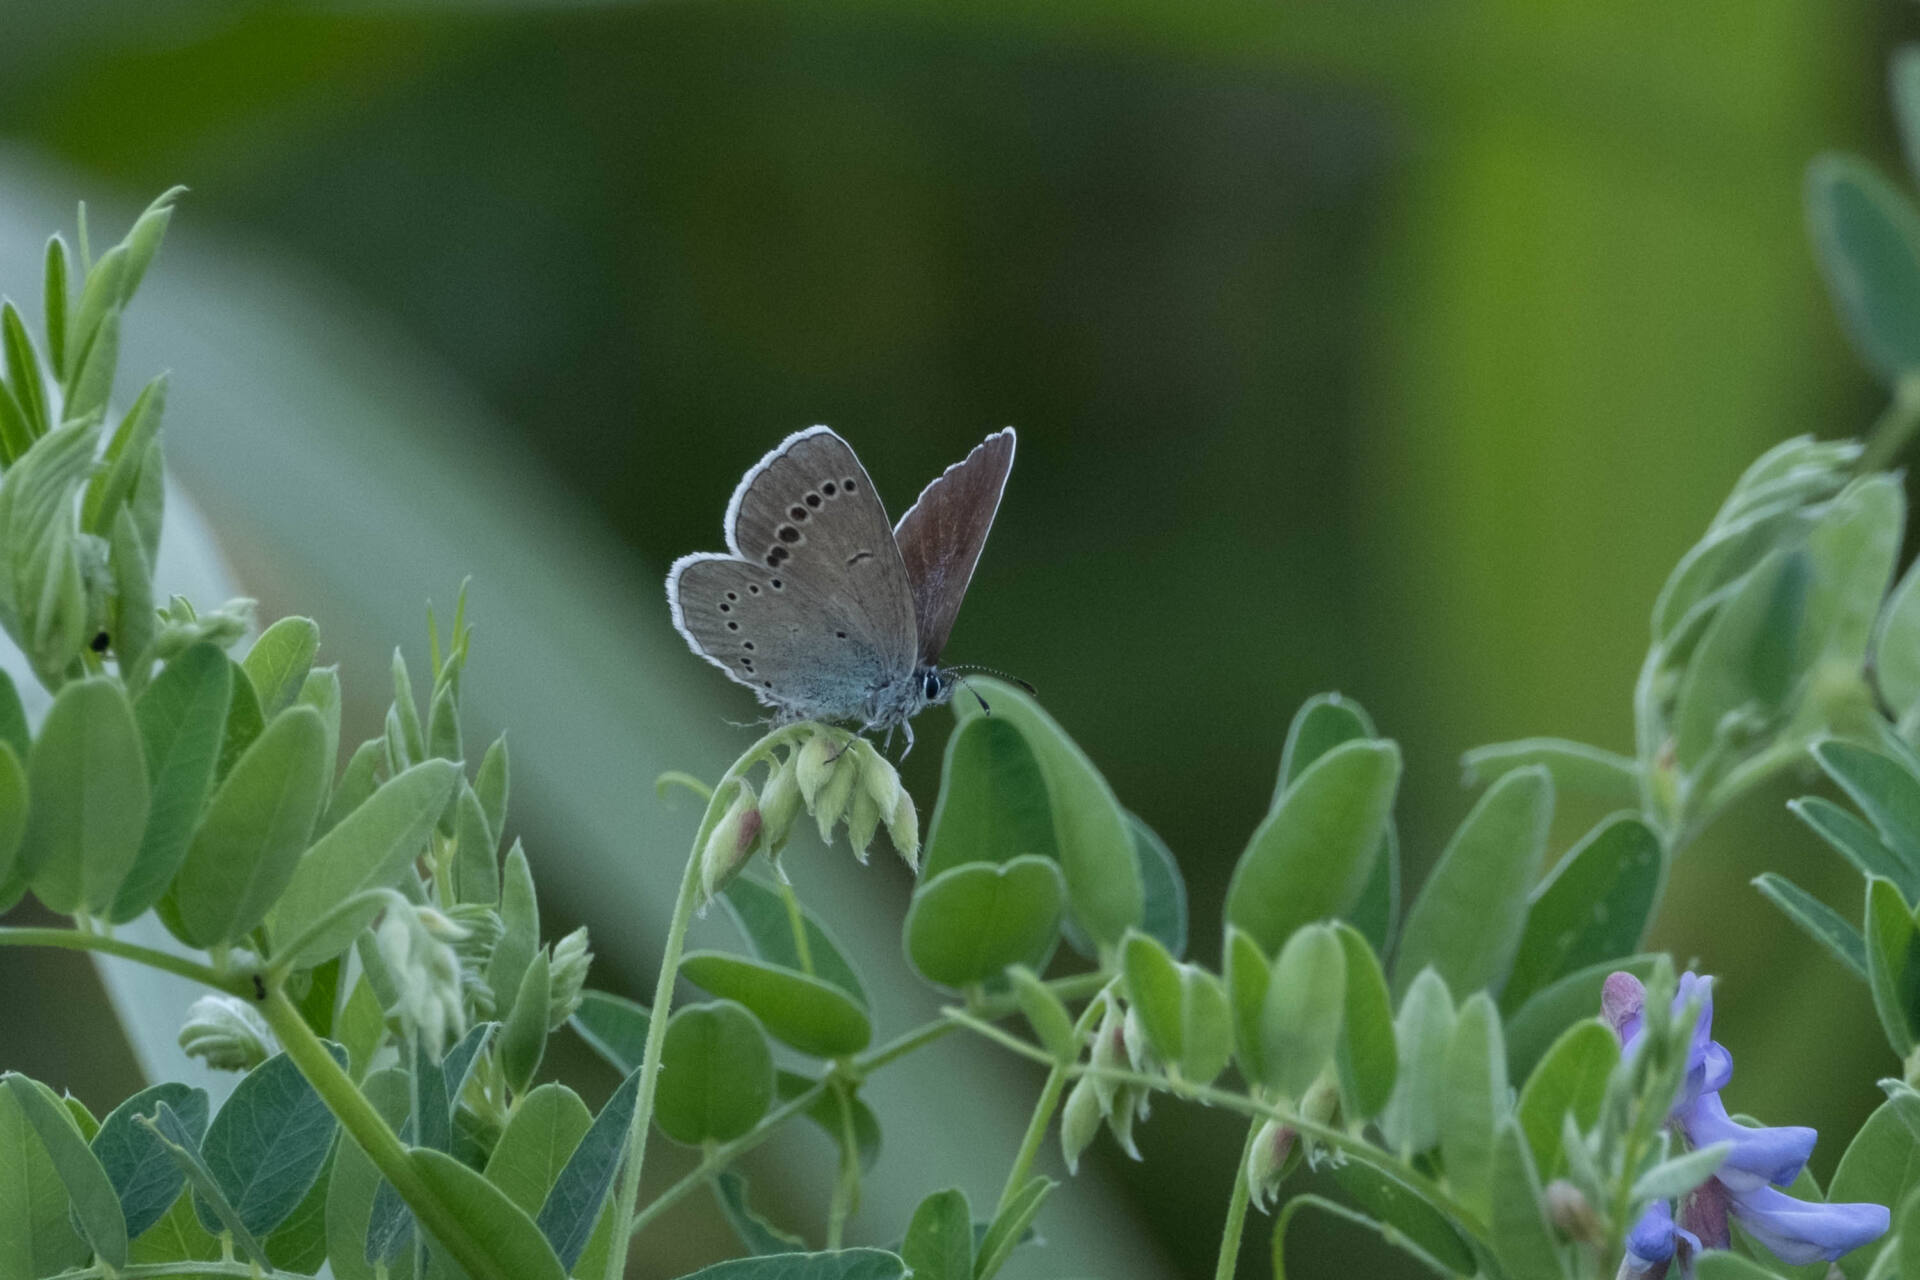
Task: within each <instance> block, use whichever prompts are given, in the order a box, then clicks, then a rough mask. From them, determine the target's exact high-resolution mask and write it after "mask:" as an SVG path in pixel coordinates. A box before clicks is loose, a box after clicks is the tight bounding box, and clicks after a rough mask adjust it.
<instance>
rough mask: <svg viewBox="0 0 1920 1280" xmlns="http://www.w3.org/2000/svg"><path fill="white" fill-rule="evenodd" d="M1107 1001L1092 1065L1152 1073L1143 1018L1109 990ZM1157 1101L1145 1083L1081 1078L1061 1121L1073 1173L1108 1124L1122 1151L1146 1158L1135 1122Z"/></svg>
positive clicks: (1063, 1148)
mask: <svg viewBox="0 0 1920 1280" xmlns="http://www.w3.org/2000/svg"><path fill="white" fill-rule="evenodd" d="M1105 999H1106V1002H1107V1003H1106V1008H1105V1010H1104V1011H1103V1012H1102V1014H1101V1016H1100V1025H1099V1026H1098V1027H1097V1028H1096V1029H1095V1030H1094V1033H1093V1047H1092V1050H1091V1052H1090V1054H1089V1062H1090V1064H1091V1065H1092V1066H1093V1067H1094V1068H1095V1070H1096V1071H1098V1072H1108V1071H1121V1072H1133V1073H1137V1074H1141V1075H1145V1074H1149V1073H1151V1072H1152V1071H1154V1070H1155V1069H1156V1067H1155V1064H1154V1062H1153V1059H1152V1055H1151V1054H1150V1053H1149V1051H1148V1050H1147V1047H1146V1036H1145V1035H1144V1034H1143V1033H1142V1032H1141V1030H1140V1028H1139V1025H1138V1019H1135V1018H1133V1016H1132V1014H1131V1011H1128V1010H1123V1009H1122V1008H1121V1006H1120V1001H1119V999H1118V998H1117V997H1115V996H1113V995H1112V994H1108V995H1107V996H1106V997H1105ZM1152 1102H1153V1095H1152V1091H1151V1090H1149V1089H1147V1088H1146V1087H1145V1086H1144V1085H1136V1084H1120V1083H1117V1082H1115V1081H1113V1080H1112V1079H1109V1078H1106V1077H1105V1076H1103V1075H1097V1074H1096V1075H1085V1076H1082V1077H1080V1081H1079V1083H1078V1084H1076V1085H1074V1086H1073V1089H1072V1091H1071V1092H1070V1093H1068V1095H1067V1102H1066V1108H1065V1110H1064V1111H1063V1112H1062V1114H1061V1119H1060V1151H1061V1154H1062V1155H1063V1156H1064V1157H1065V1158H1066V1162H1067V1169H1068V1171H1069V1172H1074V1173H1077V1172H1079V1169H1080V1153H1081V1152H1083V1151H1085V1150H1086V1149H1087V1146H1088V1145H1089V1144H1090V1143H1092V1141H1093V1140H1094V1138H1095V1136H1097V1135H1098V1134H1099V1132H1100V1126H1101V1125H1102V1124H1105V1125H1106V1127H1107V1129H1108V1131H1109V1132H1111V1133H1112V1134H1113V1140H1114V1141H1115V1142H1117V1143H1119V1144H1120V1149H1121V1150H1122V1151H1124V1152H1126V1153H1127V1154H1128V1155H1129V1156H1131V1157H1132V1158H1133V1159H1135V1160H1138V1159H1140V1158H1141V1157H1140V1148H1139V1147H1138V1146H1136V1145H1135V1144H1134V1141H1133V1122H1134V1121H1135V1120H1145V1119H1146V1118H1147V1116H1148V1114H1149V1112H1150V1111H1151V1110H1152Z"/></svg>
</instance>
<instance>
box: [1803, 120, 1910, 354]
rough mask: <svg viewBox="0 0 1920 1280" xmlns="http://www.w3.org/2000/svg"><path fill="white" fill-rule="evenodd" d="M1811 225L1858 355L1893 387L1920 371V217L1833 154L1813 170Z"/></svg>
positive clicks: (1857, 165) (1888, 188) (1859, 166)
mask: <svg viewBox="0 0 1920 1280" xmlns="http://www.w3.org/2000/svg"><path fill="white" fill-rule="evenodd" d="M1806 200H1807V222H1808V225H1809V226H1810V227H1811V229H1812V231H1813V245H1814V249H1815V251H1816V255H1817V257H1818V258H1819V261H1820V268H1821V272H1822V274H1824V275H1825V276H1826V278H1827V288H1828V289H1829V290H1830V291H1831V292H1832V294H1833V303H1834V308H1835V310H1837V311H1838V312H1839V313H1840V320H1841V323H1842V324H1843V325H1844V326H1845V328H1846V331H1847V336H1848V337H1850V338H1852V339H1853V346H1854V350H1855V351H1856V352H1858V353H1859V356H1860V358H1861V359H1862V360H1863V361H1865V362H1866V365H1867V367H1868V368H1870V369H1872V370H1873V371H1874V372H1875V373H1876V374H1878V375H1879V376H1880V378H1881V379H1882V380H1883V381H1885V382H1887V383H1888V384H1889V385H1891V384H1892V383H1894V382H1896V381H1897V380H1898V379H1899V378H1900V376H1901V375H1902V374H1903V373H1907V372H1910V371H1912V370H1914V369H1920V218H1916V216H1915V214H1914V211H1913V207H1912V205H1910V204H1909V203H1908V202H1907V198H1906V197H1905V195H1903V194H1902V193H1901V192H1900V190H1899V189H1898V188H1897V187H1895V186H1894V185H1893V184H1892V183H1891V182H1888V181H1887V180H1886V179H1885V178H1883V177H1881V176H1880V174H1879V173H1878V172H1876V171H1875V170H1874V169H1873V168H1872V167H1871V166H1870V165H1868V164H1866V163H1865V162H1864V161H1861V160H1857V159H1855V158H1853V157H1852V156H1841V155H1825V156H1821V157H1819V158H1818V159H1816V160H1815V161H1814V162H1813V163H1812V164H1811V165H1809V166H1807V192H1806Z"/></svg>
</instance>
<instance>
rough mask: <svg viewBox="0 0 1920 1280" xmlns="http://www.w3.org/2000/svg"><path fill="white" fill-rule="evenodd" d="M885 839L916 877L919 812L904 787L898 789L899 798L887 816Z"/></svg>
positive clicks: (918, 861) (917, 869)
mask: <svg viewBox="0 0 1920 1280" xmlns="http://www.w3.org/2000/svg"><path fill="white" fill-rule="evenodd" d="M887 839H889V840H891V841H892V842H893V849H894V852H895V853H898V854H899V855H900V859H901V861H903V862H905V863H906V864H907V869H908V870H910V871H912V872H913V873H914V874H915V875H918V874H919V873H920V811H919V810H918V809H915V808H914V807H913V797H912V796H910V795H908V794H907V789H906V788H905V787H902V788H900V798H899V799H898V800H896V801H894V804H893V812H892V813H889V814H888V815H887Z"/></svg>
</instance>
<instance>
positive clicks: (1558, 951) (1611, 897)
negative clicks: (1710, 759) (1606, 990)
mask: <svg viewBox="0 0 1920 1280" xmlns="http://www.w3.org/2000/svg"><path fill="white" fill-rule="evenodd" d="M1661 874H1662V858H1661V852H1660V837H1658V836H1656V835H1655V834H1654V833H1653V831H1652V830H1651V829H1650V828H1649V827H1648V826H1647V824H1646V823H1644V822H1642V821H1641V820H1640V819H1639V818H1638V817H1635V816H1634V815H1632V814H1615V815H1614V816H1613V817H1610V818H1606V819H1603V820H1602V821H1601V823H1600V824H1599V825H1598V826H1596V827H1595V828H1594V829H1593V830H1592V831H1589V832H1588V833H1587V834H1586V835H1585V836H1584V837H1583V838H1582V839H1581V841H1580V843H1579V844H1577V845H1575V846H1574V847H1573V849H1572V850H1570V851H1569V852H1568V853H1567V856H1566V857H1565V858H1563V859H1561V861H1560V865H1559V866H1557V867H1555V868H1554V869H1553V871H1552V873H1551V874H1550V875H1549V876H1548V877H1547V879H1546V880H1545V881H1544V882H1543V883H1542V884H1541V885H1540V887H1539V888H1538V889H1536V890H1534V893H1533V901H1532V903H1531V905H1529V906H1528V908H1527V921H1526V927H1525V929H1524V930H1523V931H1522V933H1521V935H1520V947H1519V950H1518V952H1516V954H1515V956H1514V961H1513V972H1512V974H1511V975H1509V976H1508V978H1507V981H1506V985H1505V986H1504V987H1503V988H1502V989H1501V992H1500V1005H1501V1007H1502V1008H1504V1009H1508V1010H1513V1009H1517V1008H1519V1007H1520V1005H1521V1004H1522V1003H1523V1002H1524V1001H1525V1000H1526V998H1527V997H1528V996H1530V995H1532V994H1533V993H1534V992H1536V991H1538V990H1540V988H1542V987H1544V986H1546V985H1547V984H1548V983H1549V982H1552V981H1553V980H1554V979H1555V978H1560V977H1564V976H1565V975H1567V974H1569V973H1572V972H1573V971H1574V970H1576V969H1584V968H1586V967H1587V966H1588V965H1593V964H1599V963H1601V962H1602V961H1605V960H1612V959H1614V958H1616V957H1618V956H1625V955H1632V954H1633V953H1634V952H1635V951H1637V950H1639V948H1640V939H1641V937H1642V936H1643V935H1644V934H1645V933H1646V929H1647V919H1648V917H1649V916H1651V915H1652V913H1653V904H1654V899H1655V898H1656V896H1657V895H1658V893H1659V889H1660V881H1661Z"/></svg>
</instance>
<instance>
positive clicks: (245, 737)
mask: <svg viewBox="0 0 1920 1280" xmlns="http://www.w3.org/2000/svg"><path fill="white" fill-rule="evenodd" d="M227 665H228V666H229V667H230V668H231V675H232V680H231V686H232V690H233V693H232V697H231V699H230V700H229V702H228V703H227V723H226V728H225V729H224V730H223V732H222V736H221V739H220V759H219V761H218V762H217V763H216V764H215V765H214V767H213V776H214V779H215V780H216V781H218V780H219V779H221V778H224V777H226V776H227V775H228V774H229V773H231V772H233V767H234V766H235V765H236V764H238V763H240V757H241V756H243V755H245V754H246V752H247V748H248V747H251V746H252V745H253V744H254V740H255V739H257V738H258V737H259V736H260V733H261V731H262V730H263V729H265V728H266V727H267V722H266V719H265V718H264V717H263V716H261V714H260V695H258V694H256V693H255V692H254V691H253V681H252V680H251V679H250V678H249V677H248V676H247V673H246V672H245V671H244V670H242V669H241V667H240V664H239V663H237V662H235V661H233V660H232V659H231V658H229V659H228V660H227Z"/></svg>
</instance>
